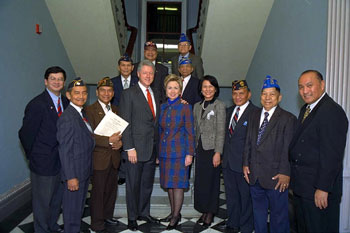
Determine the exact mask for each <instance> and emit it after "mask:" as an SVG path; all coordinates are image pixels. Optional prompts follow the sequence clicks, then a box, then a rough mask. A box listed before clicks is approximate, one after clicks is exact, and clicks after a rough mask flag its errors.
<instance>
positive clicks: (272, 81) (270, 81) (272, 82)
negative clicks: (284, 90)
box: [262, 75, 281, 91]
mask: <svg viewBox="0 0 350 233" xmlns="http://www.w3.org/2000/svg"><path fill="white" fill-rule="evenodd" d="M271 87H274V88H276V89H277V90H278V91H279V90H281V88H280V86H279V85H278V82H277V80H276V79H273V78H272V77H271V76H270V75H266V78H265V80H264V84H263V87H262V90H264V89H265V88H271Z"/></svg>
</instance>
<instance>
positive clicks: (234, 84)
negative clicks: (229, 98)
mask: <svg viewBox="0 0 350 233" xmlns="http://www.w3.org/2000/svg"><path fill="white" fill-rule="evenodd" d="M241 88H248V83H247V81H245V80H235V81H233V82H232V89H233V90H235V91H237V90H239V89H241Z"/></svg>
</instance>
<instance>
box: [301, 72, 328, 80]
mask: <svg viewBox="0 0 350 233" xmlns="http://www.w3.org/2000/svg"><path fill="white" fill-rule="evenodd" d="M307 73H314V74H316V77H317V78H318V79H319V81H322V80H323V76H322V74H321V73H320V72H319V71H318V70H305V71H304V72H303V73H301V75H300V76H299V78H300V77H301V76H302V75H304V74H307Z"/></svg>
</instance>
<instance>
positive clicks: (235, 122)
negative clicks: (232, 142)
mask: <svg viewBox="0 0 350 233" xmlns="http://www.w3.org/2000/svg"><path fill="white" fill-rule="evenodd" d="M239 110H240V108H239V107H238V108H237V110H236V113H235V115H234V116H233V119H232V122H231V124H230V135H232V134H233V130H234V129H235V127H236V125H237V122H238V116H239Z"/></svg>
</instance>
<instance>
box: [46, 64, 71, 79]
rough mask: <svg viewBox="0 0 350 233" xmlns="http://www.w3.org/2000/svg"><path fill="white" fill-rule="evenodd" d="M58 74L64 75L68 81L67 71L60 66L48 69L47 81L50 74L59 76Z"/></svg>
mask: <svg viewBox="0 0 350 233" xmlns="http://www.w3.org/2000/svg"><path fill="white" fill-rule="evenodd" d="M57 73H62V74H63V78H64V81H66V71H65V70H64V69H62V68H61V67H59V66H51V67H49V68H47V69H46V71H45V76H44V77H45V79H48V78H49V76H50V74H57Z"/></svg>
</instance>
